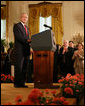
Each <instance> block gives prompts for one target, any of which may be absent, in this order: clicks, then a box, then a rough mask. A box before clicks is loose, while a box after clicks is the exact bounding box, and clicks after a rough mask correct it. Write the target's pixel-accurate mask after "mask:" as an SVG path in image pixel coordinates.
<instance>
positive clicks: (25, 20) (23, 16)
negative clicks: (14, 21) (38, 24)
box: [21, 14, 28, 24]
mask: <svg viewBox="0 0 85 106" xmlns="http://www.w3.org/2000/svg"><path fill="white" fill-rule="evenodd" d="M21 21H22V22H23V23H24V24H26V23H27V21H28V15H27V14H22V16H21Z"/></svg>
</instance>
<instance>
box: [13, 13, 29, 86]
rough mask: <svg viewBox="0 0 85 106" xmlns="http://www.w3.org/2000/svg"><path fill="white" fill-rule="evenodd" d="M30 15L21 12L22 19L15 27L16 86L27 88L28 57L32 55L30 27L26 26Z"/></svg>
mask: <svg viewBox="0 0 85 106" xmlns="http://www.w3.org/2000/svg"><path fill="white" fill-rule="evenodd" d="M27 21H28V15H27V14H26V13H22V14H21V20H20V22H19V23H17V24H15V25H14V27H13V32H14V37H15V78H14V87H23V88H27V87H28V86H26V85H25V81H26V73H27V70H28V68H27V66H28V59H29V55H30V42H31V40H30V39H29V29H28V28H27V26H26V22H27Z"/></svg>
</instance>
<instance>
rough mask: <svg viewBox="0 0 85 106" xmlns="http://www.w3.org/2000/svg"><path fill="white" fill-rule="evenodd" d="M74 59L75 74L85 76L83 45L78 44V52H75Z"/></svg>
mask: <svg viewBox="0 0 85 106" xmlns="http://www.w3.org/2000/svg"><path fill="white" fill-rule="evenodd" d="M72 59H73V60H75V61H74V68H75V73H76V74H77V73H79V74H84V50H83V45H82V43H78V50H76V51H75V52H74V55H73V57H72Z"/></svg>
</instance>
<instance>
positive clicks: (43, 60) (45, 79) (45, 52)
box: [31, 30, 56, 89]
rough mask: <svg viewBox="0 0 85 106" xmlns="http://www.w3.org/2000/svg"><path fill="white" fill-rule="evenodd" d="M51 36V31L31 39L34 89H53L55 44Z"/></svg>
mask: <svg viewBox="0 0 85 106" xmlns="http://www.w3.org/2000/svg"><path fill="white" fill-rule="evenodd" d="M53 36H54V35H53V32H52V31H51V30H46V31H43V32H41V33H38V34H36V35H33V36H32V37H31V40H32V42H31V45H32V48H33V51H34V52H33V66H34V88H41V89H44V88H55V86H53V67H54V52H55V50H56V44H55V42H54V38H53Z"/></svg>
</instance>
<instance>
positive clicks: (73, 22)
mask: <svg viewBox="0 0 85 106" xmlns="http://www.w3.org/2000/svg"><path fill="white" fill-rule="evenodd" d="M40 2H43V1H10V2H9V20H8V36H9V41H10V40H12V41H13V40H14V37H13V24H14V23H16V22H18V21H19V17H20V14H21V13H22V12H27V13H28V14H29V8H28V5H29V4H37V3H40ZM50 2H53V3H63V9H62V12H63V26H64V35H63V39H67V40H70V39H71V37H72V35H73V34H74V33H75V32H80V33H84V2H83V1H50Z"/></svg>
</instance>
